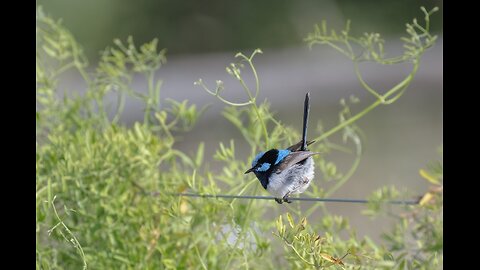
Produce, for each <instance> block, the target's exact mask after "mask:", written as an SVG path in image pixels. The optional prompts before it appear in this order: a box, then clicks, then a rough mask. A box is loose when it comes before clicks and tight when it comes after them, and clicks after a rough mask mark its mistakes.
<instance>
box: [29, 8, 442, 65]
mask: <svg viewBox="0 0 480 270" xmlns="http://www.w3.org/2000/svg"><path fill="white" fill-rule="evenodd" d="M37 4H38V5H42V6H43V7H44V8H45V10H47V11H48V13H49V14H51V15H52V16H53V17H56V18H63V20H64V24H65V26H66V27H67V28H68V29H70V31H71V32H72V33H73V34H74V35H75V37H76V38H77V39H78V41H79V43H80V44H82V45H83V46H84V48H85V52H86V55H87V56H88V58H89V59H98V57H99V52H100V51H101V50H103V48H105V47H107V46H109V45H110V44H111V42H112V40H113V39H115V38H119V39H121V40H125V39H126V38H127V37H128V36H134V37H135V39H136V40H137V42H139V43H140V44H143V43H145V42H147V41H150V40H152V39H154V38H157V39H158V41H159V44H160V45H161V46H162V47H165V48H168V50H169V54H179V53H183V54H185V53H205V52H215V51H240V50H246V49H254V48H258V47H261V48H285V47H290V46H300V45H301V43H302V39H303V37H304V36H305V35H306V34H307V31H306V30H307V29H309V28H310V27H311V25H312V24H314V23H316V22H318V21H320V20H321V19H328V21H329V24H330V25H332V26H333V27H334V28H339V27H342V26H343V25H344V23H345V21H346V20H349V19H350V20H352V21H354V22H355V26H356V27H355V29H354V30H353V31H356V32H353V33H352V34H353V35H358V34H361V33H363V32H365V31H373V32H379V33H383V34H384V35H387V36H391V35H400V34H402V33H403V31H404V23H405V18H413V17H415V16H416V15H417V12H418V7H419V6H421V5H423V6H425V7H426V8H427V9H428V10H430V9H431V8H432V7H434V6H439V7H440V10H442V5H443V1H439V0H420V1H419V0H405V1H395V0H388V1H382V0H365V1H355V0H339V1H315V0H301V1H288V0H275V1H273V0H267V1H253V0H247V1H231V0H230V1H224V0H209V1H164V0H141V1H117V0H104V1H100V2H99V1H92V0H84V1H64V0H48V1H46V0H38V1H37ZM441 30H442V16H441V14H438V15H437V16H435V17H434V18H432V32H433V33H438V32H440V31H441Z"/></svg>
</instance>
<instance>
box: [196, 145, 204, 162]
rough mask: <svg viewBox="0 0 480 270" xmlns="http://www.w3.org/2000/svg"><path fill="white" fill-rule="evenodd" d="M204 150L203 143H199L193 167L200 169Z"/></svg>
mask: <svg viewBox="0 0 480 270" xmlns="http://www.w3.org/2000/svg"><path fill="white" fill-rule="evenodd" d="M204 149H205V143H204V142H201V143H200V144H199V145H198V150H197V156H196V157H195V165H196V166H197V167H200V166H201V165H202V162H203V156H204Z"/></svg>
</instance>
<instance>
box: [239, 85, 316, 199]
mask: <svg viewBox="0 0 480 270" xmlns="http://www.w3.org/2000/svg"><path fill="white" fill-rule="evenodd" d="M309 113H310V93H309V92H308V93H306V95H305V102H304V113H303V134H302V140H301V141H299V142H298V143H296V144H294V145H292V146H290V147H288V148H286V149H275V148H273V149H270V150H268V151H265V152H260V153H258V154H257V155H256V156H255V158H254V159H253V161H252V164H251V166H252V167H251V168H250V169H248V170H247V171H246V172H245V174H248V173H250V172H253V173H254V174H255V176H256V177H257V178H258V180H259V181H260V184H261V185H262V187H263V188H264V189H265V190H267V191H268V192H269V193H270V194H272V195H273V196H274V198H275V201H276V202H277V203H278V204H282V203H283V202H286V203H291V202H292V201H291V200H290V199H289V196H290V195H292V194H298V193H303V192H305V190H307V188H308V187H309V186H310V183H311V181H312V180H313V177H314V175H315V171H314V167H315V164H314V161H313V157H312V156H314V155H317V154H320V153H318V152H311V151H309V150H308V149H307V146H309V145H310V144H312V143H314V142H315V141H307V124H308V116H309Z"/></svg>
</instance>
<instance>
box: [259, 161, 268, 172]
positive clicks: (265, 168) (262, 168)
mask: <svg viewBox="0 0 480 270" xmlns="http://www.w3.org/2000/svg"><path fill="white" fill-rule="evenodd" d="M268 169H270V163H263V164H262V166H260V167H258V168H257V172H264V171H266V170H268Z"/></svg>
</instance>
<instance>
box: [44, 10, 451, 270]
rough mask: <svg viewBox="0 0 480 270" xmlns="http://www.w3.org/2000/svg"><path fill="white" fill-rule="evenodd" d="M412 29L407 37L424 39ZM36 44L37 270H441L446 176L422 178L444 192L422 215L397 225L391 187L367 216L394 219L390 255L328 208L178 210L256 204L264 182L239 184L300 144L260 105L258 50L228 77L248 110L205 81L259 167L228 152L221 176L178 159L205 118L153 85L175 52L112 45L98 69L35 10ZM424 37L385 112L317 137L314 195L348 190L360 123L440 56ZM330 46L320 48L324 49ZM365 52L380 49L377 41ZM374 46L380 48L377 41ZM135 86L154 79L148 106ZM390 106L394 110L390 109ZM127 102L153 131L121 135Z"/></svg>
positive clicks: (347, 115)
mask: <svg viewBox="0 0 480 270" xmlns="http://www.w3.org/2000/svg"><path fill="white" fill-rule="evenodd" d="M426 14H427V15H428V16H429V15H430V13H426ZM427 15H426V17H427V18H428V16H427ZM427 21H428V19H427ZM415 25H416V24H415V23H414V24H413V26H412V27H411V28H409V29H417V30H418V29H419V28H418V26H415ZM36 30H37V55H36V56H37V76H36V79H37V87H36V93H37V113H36V117H37V121H36V128H37V149H36V187H37V192H36V220H37V222H36V254H37V256H36V257H37V269H80V268H83V269H177V268H180V269H243V268H258V267H259V266H261V268H262V269H277V268H279V267H283V268H285V269H300V268H316V269H320V268H345V269H346V268H348V269H358V268H362V269H363V268H365V269H391V268H395V269H404V268H405V267H407V268H409V269H410V268H415V269H417V268H419V269H431V268H438V267H440V266H441V264H442V260H443V253H442V250H443V236H442V235H443V231H442V205H443V201H442V184H441V182H442V179H443V178H442V170H441V164H440V163H435V164H433V165H431V166H429V167H428V169H426V170H421V171H420V175H421V176H422V177H423V178H425V179H426V180H427V181H428V182H429V183H431V184H432V185H434V187H433V188H432V190H430V191H429V192H427V193H426V194H425V195H424V196H423V197H422V198H421V199H420V200H419V202H420V204H419V205H417V206H405V207H404V209H403V211H404V213H402V214H400V215H399V214H397V213H396V210H398V208H394V207H388V206H387V205H386V204H385V200H389V199H392V198H394V197H395V198H396V197H402V196H401V195H402V194H401V193H399V192H398V191H396V189H395V188H394V187H392V188H382V189H380V190H379V191H377V192H374V193H373V194H372V197H371V200H370V203H369V205H368V209H367V210H366V214H368V215H371V216H376V215H378V214H387V215H388V216H392V217H394V218H395V219H396V221H395V223H394V227H393V229H392V230H391V231H390V232H385V235H384V239H385V242H384V243H374V242H373V241H372V240H371V239H370V238H368V237H364V238H363V239H359V238H358V237H357V236H356V233H355V230H354V229H353V228H351V227H350V225H349V222H348V220H347V219H346V218H344V217H341V216H336V215H332V214H331V213H329V212H328V210H327V209H326V207H325V205H324V204H323V203H317V204H314V205H312V206H311V207H310V208H308V209H301V208H300V206H299V205H298V204H292V205H286V206H285V207H287V209H288V212H287V213H286V214H285V213H283V212H280V211H281V210H280V209H279V207H278V205H277V204H276V203H274V202H266V201H260V200H239V199H234V200H224V199H204V198H187V197H179V196H176V194H177V193H179V192H184V191H188V192H196V193H204V194H220V193H221V194H231V195H242V194H249V195H256V194H258V193H259V189H260V188H259V184H258V180H257V179H256V178H254V177H250V176H248V177H250V178H249V179H247V180H246V181H241V179H244V178H245V177H246V176H245V175H244V174H243V172H244V171H245V168H247V167H248V164H249V163H250V159H251V156H253V155H254V154H256V153H257V152H258V151H260V150H264V149H268V148H270V147H282V146H288V145H290V144H292V143H296V142H297V141H298V138H300V134H299V132H298V131H297V130H294V129H292V128H291V127H289V126H288V125H286V124H284V123H282V122H281V121H279V120H278V119H276V118H275V115H274V113H272V112H271V109H270V104H269V103H268V102H267V101H264V102H261V103H260V102H258V100H257V97H258V93H259V91H260V84H259V76H258V73H257V70H256V69H255V65H254V63H253V60H254V57H255V56H256V55H258V54H260V53H262V52H261V51H260V50H255V51H254V52H253V53H252V54H251V55H250V56H246V55H244V54H242V53H239V54H237V55H236V57H237V58H238V59H240V62H238V63H234V64H231V65H230V66H229V67H227V69H226V71H227V72H228V73H229V74H230V75H231V76H233V77H234V78H235V79H236V80H237V81H238V82H239V83H240V84H241V85H242V87H243V89H244V91H245V94H246V98H247V101H244V102H234V101H230V100H226V99H225V98H223V97H222V95H221V93H222V91H223V90H224V85H223V82H221V81H217V85H216V89H215V90H210V89H209V88H208V87H207V86H206V85H205V84H204V83H203V81H201V80H199V81H198V82H197V84H198V85H200V86H201V87H202V88H204V89H205V90H206V91H207V92H208V93H209V94H211V95H214V96H216V97H217V98H218V99H219V100H221V101H222V102H224V103H225V104H226V105H227V106H226V108H225V110H224V111H223V115H224V116H225V118H226V119H228V120H229V121H230V123H231V124H232V125H233V126H234V127H235V128H236V129H237V130H238V131H239V132H240V133H241V134H242V136H243V138H244V139H245V141H246V142H247V143H248V144H249V146H250V148H251V155H249V157H243V158H242V157H238V156H237V155H236V151H235V145H236V144H235V141H233V140H231V141H230V142H229V143H228V144H223V143H220V144H219V146H218V148H217V149H216V151H215V154H214V155H213V158H214V162H217V163H219V164H221V165H222V169H221V170H220V171H214V170H211V169H210V166H209V164H207V163H206V162H205V157H204V153H205V150H204V147H205V146H204V144H203V143H202V142H199V144H198V148H197V149H196V151H195V153H193V154H187V153H184V152H182V151H180V150H178V149H176V148H175V142H176V141H177V137H176V135H173V134H178V132H188V131H189V130H190V129H191V128H192V127H193V126H194V125H195V123H196V121H197V119H198V118H199V117H200V116H201V113H202V111H203V110H204V109H205V108H204V109H201V110H197V107H196V105H195V104H189V103H188V101H186V100H185V101H181V102H180V101H174V100H170V99H163V100H162V99H160V97H161V82H162V81H161V80H159V79H157V78H156V74H157V70H158V69H159V68H161V66H162V65H163V64H165V63H166V56H165V50H158V49H157V46H158V44H157V41H156V40H153V41H152V42H149V43H147V44H145V45H142V46H140V47H138V48H137V46H136V45H135V44H134V42H133V39H132V38H129V39H127V42H126V43H123V42H121V41H119V40H115V41H114V44H115V47H112V48H107V49H106V50H105V51H104V52H103V54H102V57H101V60H100V62H99V64H98V66H97V67H96V68H95V69H88V62H87V61H86V59H85V57H84V55H83V52H82V50H81V48H80V46H79V45H78V44H77V43H76V41H75V39H74V38H73V36H72V35H71V34H70V33H69V32H68V30H67V29H65V28H64V27H63V26H62V24H61V22H60V21H54V20H52V19H51V18H50V17H48V16H45V14H44V13H43V12H42V10H41V9H39V10H38V11H37V29H36ZM412 31H413V30H409V33H410V34H411V35H412V38H413V37H415V35H416V34H415V33H416V32H415V31H413V32H412ZM322 33H323V32H322ZM421 35H424V36H422V37H426V38H431V42H430V43H429V42H425V43H422V42H421V43H415V44H416V45H418V46H417V47H415V48H416V50H417V52H418V54H417V55H415V56H411V57H410V56H409V57H407V56H408V55H410V54H409V52H412V50H410V49H408V50H407V52H406V54H405V57H404V58H401V61H407V62H409V61H413V60H414V61H413V63H414V69H413V70H412V72H411V74H409V75H408V76H407V77H406V78H405V79H404V80H403V81H402V82H400V83H399V84H398V85H396V86H394V87H393V88H392V89H390V90H388V91H387V92H386V94H383V95H382V94H378V100H376V101H375V102H374V103H372V105H370V106H367V107H366V108H365V109H364V110H362V111H361V112H359V113H356V114H354V113H352V111H351V110H350V107H349V105H350V104H353V103H359V101H358V99H356V98H354V97H351V98H350V99H348V101H346V100H341V101H340V106H341V108H342V110H341V111H340V113H339V122H338V124H337V125H336V126H335V127H333V128H331V129H328V130H327V131H324V128H323V126H322V125H321V124H319V125H318V129H317V132H318V133H319V134H321V135H320V136H318V137H317V138H316V141H317V142H316V143H315V144H314V145H312V146H311V148H312V149H313V150H314V151H319V152H321V153H322V155H317V156H315V159H316V164H317V169H318V170H320V174H319V175H321V177H319V180H318V181H315V182H314V183H312V187H311V188H310V189H309V191H307V193H306V194H307V195H309V196H312V197H328V196H331V195H332V194H334V193H335V192H336V191H337V190H338V189H339V188H340V187H341V186H343V185H344V184H345V183H346V182H347V181H348V180H349V179H350V178H351V176H352V175H353V173H354V172H355V170H356V168H357V167H358V165H359V162H360V159H361V154H362V133H361V131H360V129H359V127H358V126H357V125H355V122H356V121H357V120H358V119H359V118H361V117H362V116H363V115H365V114H366V113H368V112H370V111H371V110H372V109H373V108H375V107H376V106H377V105H378V104H390V103H392V102H393V101H395V100H396V98H398V97H399V95H401V93H403V90H404V89H405V88H406V87H407V86H408V85H409V83H410V82H411V80H412V79H413V76H414V75H415V73H416V70H417V65H418V60H419V59H420V57H421V55H422V53H423V51H424V49H426V48H427V47H428V46H431V45H433V42H434V38H433V37H430V36H429V35H428V26H427V27H426V30H425V32H423V34H420V35H419V36H421ZM314 37H315V36H314ZM324 37H325V35H324V34H322V35H319V37H318V38H319V39H321V38H324ZM330 37H337V39H335V38H328V39H325V40H328V42H345V40H352V39H350V38H348V33H347V34H344V36H343V38H340V39H339V38H338V36H337V35H336V34H332V35H331V36H330ZM367 37H368V36H367ZM358 40H364V41H363V42H364V43H361V44H367V45H368V44H370V43H368V38H364V39H362V38H360V39H358ZM415 40H416V39H415V38H413V39H412V41H413V42H415ZM312 42H314V41H312ZM371 42H372V43H371V44H376V45H375V46H377V45H378V44H380V43H379V40H378V39H373V41H371ZM314 43H315V42H314ZM347 43H348V42H347ZM416 45H415V46H416ZM375 46H365V47H364V49H365V50H367V51H369V52H368V53H367V54H365V55H370V56H372V57H373V53H374V52H375V49H372V48H373V47H375ZM378 46H379V45H378ZM378 46H377V47H378ZM373 59H377V60H378V59H380V58H378V57H377V58H375V57H374V58H373ZM399 59H400V58H399ZM412 59H413V60H412ZM352 60H354V62H355V63H356V61H357V59H352ZM382 61H383V62H382V63H383V64H385V63H388V61H385V60H382ZM246 67H248V68H249V70H251V72H252V74H253V77H254V80H255V84H254V87H253V88H254V89H253V88H252V87H251V86H249V85H248V84H247V83H246V82H245V80H244V79H243V77H242V76H243V75H242V72H243V70H244V69H245V68H246ZM67 70H69V71H72V72H78V73H79V74H80V75H81V76H82V78H83V79H84V82H85V91H84V93H83V94H68V93H58V91H59V80H61V78H62V76H61V75H62V74H63V73H64V72H65V71H67ZM135 74H140V75H142V76H143V77H144V78H145V81H146V84H147V86H148V90H147V93H144V92H141V91H139V90H138V89H133V88H132V87H131V82H132V78H133V76H134V75H135ZM359 78H360V79H361V77H359ZM361 83H362V84H364V82H363V80H361ZM252 89H253V90H252ZM367 90H368V89H367ZM369 91H370V90H369ZM376 93H377V92H376ZM61 94H63V97H61ZM393 94H396V95H397V96H395V97H394V98H391V99H389V100H387V99H388V98H389V97H390V96H391V95H393ZM109 96H116V97H117V102H116V104H113V108H112V104H106V102H105V100H106V98H107V97H109ZM127 98H133V99H137V100H139V101H141V102H142V104H143V105H144V107H145V110H144V112H145V113H144V119H143V121H138V122H135V123H134V124H133V126H132V127H126V126H124V125H121V124H119V119H120V117H121V114H122V112H123V108H124V104H125V101H126V99H127ZM338 131H342V140H341V142H334V141H333V139H331V138H329V137H330V136H331V135H332V134H334V133H336V132H338ZM335 151H340V152H343V153H345V154H348V155H350V156H351V157H352V165H351V166H350V168H347V169H346V170H341V169H340V168H338V167H337V165H336V164H335V163H334V162H333V161H332V160H330V158H329V154H330V153H332V152H335ZM313 213H317V214H319V213H320V216H321V218H320V220H319V221H318V222H315V223H312V224H311V225H310V224H308V223H307V220H308V219H309V220H311V219H313V216H312V214H313ZM272 214H273V215H275V216H278V215H279V217H278V219H275V218H271V215H272ZM285 217H286V220H285ZM295 218H296V219H298V220H299V221H298V222H297V223H295V221H294V219H295ZM272 232H273V234H274V236H272V235H271V233H272ZM276 257H278V258H279V259H278V260H277V259H275V258H276Z"/></svg>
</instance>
